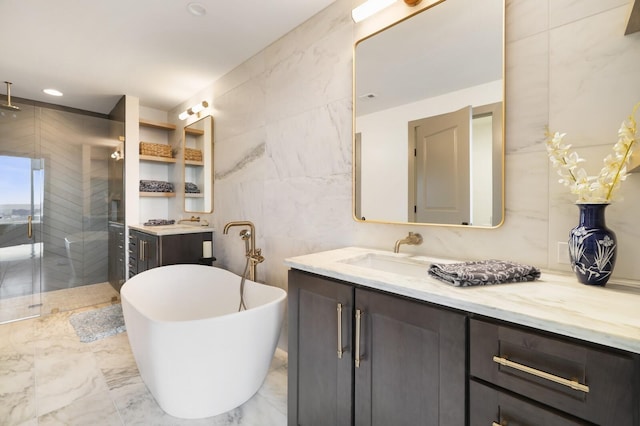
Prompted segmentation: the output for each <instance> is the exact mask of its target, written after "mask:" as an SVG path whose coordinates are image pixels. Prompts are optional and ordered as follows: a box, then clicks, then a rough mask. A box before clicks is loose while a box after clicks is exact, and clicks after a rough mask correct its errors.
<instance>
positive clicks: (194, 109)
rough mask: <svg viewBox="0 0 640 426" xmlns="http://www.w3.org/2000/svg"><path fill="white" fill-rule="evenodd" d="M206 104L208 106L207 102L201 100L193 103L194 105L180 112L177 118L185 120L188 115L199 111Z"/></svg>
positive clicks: (205, 106)
mask: <svg viewBox="0 0 640 426" xmlns="http://www.w3.org/2000/svg"><path fill="white" fill-rule="evenodd" d="M208 106H209V102H207V101H202V102H200V103H199V104H195V105H194V106H192V107H191V108H189V109H187V110H186V111H183V112H181V113H180V115H179V116H178V118H179V119H180V120H186V119H187V118H189V116H191V115H193V114H197V113H199V112H200V111H202V110H204V109H205V108H207V107H208Z"/></svg>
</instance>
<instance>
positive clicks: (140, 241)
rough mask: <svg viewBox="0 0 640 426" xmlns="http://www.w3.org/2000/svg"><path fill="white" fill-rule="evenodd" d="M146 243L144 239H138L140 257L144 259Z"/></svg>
mask: <svg viewBox="0 0 640 426" xmlns="http://www.w3.org/2000/svg"><path fill="white" fill-rule="evenodd" d="M144 243H145V242H144V241H142V240H138V244H139V246H138V258H140V260H144Z"/></svg>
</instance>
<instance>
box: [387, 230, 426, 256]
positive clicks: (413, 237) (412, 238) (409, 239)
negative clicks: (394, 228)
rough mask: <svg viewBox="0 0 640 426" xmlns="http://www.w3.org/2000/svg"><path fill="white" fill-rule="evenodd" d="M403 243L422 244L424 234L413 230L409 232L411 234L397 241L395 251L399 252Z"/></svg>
mask: <svg viewBox="0 0 640 426" xmlns="http://www.w3.org/2000/svg"><path fill="white" fill-rule="evenodd" d="M402 244H409V245H411V246H419V245H420V244H422V235H420V234H418V233H417V232H416V233H413V232H409V235H407V236H406V237H404V238H402V239H400V240H398V241H396V245H395V247H394V248H393V252H394V253H398V252H400V246H401V245H402Z"/></svg>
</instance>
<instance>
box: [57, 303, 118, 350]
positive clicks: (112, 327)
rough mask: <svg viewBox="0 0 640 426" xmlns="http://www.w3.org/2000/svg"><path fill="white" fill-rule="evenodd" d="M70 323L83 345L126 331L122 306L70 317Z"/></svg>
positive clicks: (113, 306)
mask: <svg viewBox="0 0 640 426" xmlns="http://www.w3.org/2000/svg"><path fill="white" fill-rule="evenodd" d="M69 322H70V323H71V325H72V326H73V328H74V329H75V330H76V334H77V335H78V337H79V338H80V341H81V342H83V343H89V342H93V341H96V340H98V339H104V338H105V337H109V336H114V335H116V334H118V333H122V332H123V331H126V327H125V325H124V317H123V316H122V305H120V304H119V303H118V304H117V305H111V306H107V307H104V308H100V309H94V310H91V311H86V312H78V313H76V314H73V315H71V317H69Z"/></svg>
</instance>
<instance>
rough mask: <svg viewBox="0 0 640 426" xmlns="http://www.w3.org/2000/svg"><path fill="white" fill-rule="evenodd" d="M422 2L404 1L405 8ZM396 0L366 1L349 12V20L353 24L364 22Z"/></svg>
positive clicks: (416, 0)
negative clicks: (351, 19) (350, 19)
mask: <svg viewBox="0 0 640 426" xmlns="http://www.w3.org/2000/svg"><path fill="white" fill-rule="evenodd" d="M421 1H422V0H404V2H405V4H406V5H407V6H411V7H413V6H417V5H419V4H420V2H421ZM395 2H396V0H367V1H366V2H364V3H362V4H361V5H360V6H358V7H356V8H355V9H353V10H352V11H351V18H353V21H354V22H356V23H357V22H360V21H364V20H365V19H367V18H368V17H370V16H371V15H375V14H376V13H378V12H380V11H381V10H382V9H384V8H385V7H389V6H391V5H392V4H393V3H395Z"/></svg>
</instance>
